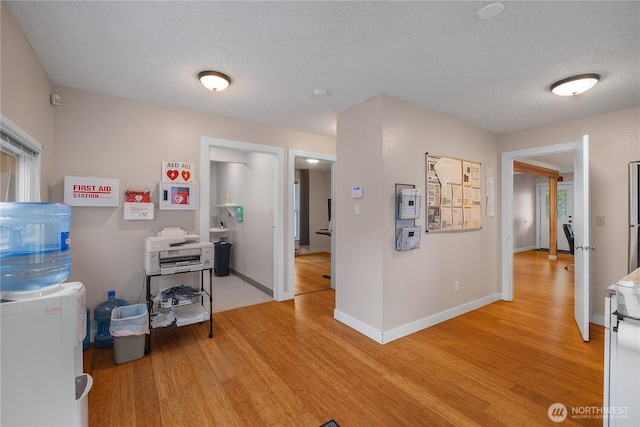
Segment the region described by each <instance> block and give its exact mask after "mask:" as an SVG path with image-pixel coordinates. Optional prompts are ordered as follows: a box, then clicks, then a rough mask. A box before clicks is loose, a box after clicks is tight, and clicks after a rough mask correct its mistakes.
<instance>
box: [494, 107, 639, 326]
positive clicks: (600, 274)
mask: <svg viewBox="0 0 640 427" xmlns="http://www.w3.org/2000/svg"><path fill="white" fill-rule="evenodd" d="M585 134H586V135H589V140H590V143H591V164H590V167H591V175H590V179H591V225H592V227H591V236H592V242H591V243H592V244H595V246H596V251H594V252H592V254H591V260H592V288H591V301H592V304H591V306H592V310H593V314H594V315H596V316H603V315H604V289H605V288H606V287H607V286H609V285H611V284H612V283H614V282H615V281H617V280H618V279H620V278H621V277H622V276H624V275H626V274H627V261H626V260H627V239H628V236H627V233H628V227H627V219H628V218H627V204H628V202H627V194H628V188H627V185H628V184H627V181H628V177H627V174H628V167H627V165H628V163H629V161H632V160H639V159H640V142H639V141H640V108H632V109H627V110H621V111H616V112H612V113H608V114H601V115H597V116H592V117H587V118H584V119H579V120H573V121H569V122H563V123H557V124H553V125H549V126H542V127H537V128H533V129H527V130H523V131H519V132H513V133H509V134H504V135H500V136H499V137H498V140H499V146H500V151H501V152H504V151H512V150H520V149H523V148H529V147H538V146H544V145H551V144H562V143H565V142H572V141H578V140H580V138H581V137H582V135H585ZM567 180H569V179H568V178H567ZM596 216H604V217H605V219H606V225H605V226H604V227H596V226H595V217H596Z"/></svg>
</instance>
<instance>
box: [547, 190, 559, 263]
mask: <svg viewBox="0 0 640 427" xmlns="http://www.w3.org/2000/svg"><path fill="white" fill-rule="evenodd" d="M557 230H558V179H557V178H549V259H552V260H554V261H555V260H557V259H558V231H557Z"/></svg>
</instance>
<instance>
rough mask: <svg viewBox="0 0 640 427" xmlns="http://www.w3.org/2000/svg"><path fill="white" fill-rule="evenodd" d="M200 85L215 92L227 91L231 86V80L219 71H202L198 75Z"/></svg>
mask: <svg viewBox="0 0 640 427" xmlns="http://www.w3.org/2000/svg"><path fill="white" fill-rule="evenodd" d="M198 79H200V83H202V85H203V86H204V87H206V88H207V89H209V90H210V91H213V92H220V91H221V90H225V89H226V88H228V87H229V85H230V84H231V79H230V78H229V76H227V75H226V74H222V73H219V72H217V71H201V72H199V73H198Z"/></svg>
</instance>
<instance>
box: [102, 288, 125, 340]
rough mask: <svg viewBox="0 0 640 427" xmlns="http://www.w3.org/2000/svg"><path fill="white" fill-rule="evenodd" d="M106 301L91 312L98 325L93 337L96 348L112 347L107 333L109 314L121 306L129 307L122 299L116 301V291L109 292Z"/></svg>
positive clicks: (109, 335) (109, 321) (109, 320)
mask: <svg viewBox="0 0 640 427" xmlns="http://www.w3.org/2000/svg"><path fill="white" fill-rule="evenodd" d="M107 297H108V299H107V300H106V301H104V302H101V303H100V304H98V305H97V306H96V308H95V310H93V317H94V318H95V319H96V322H97V323H98V331H97V332H96V336H95V337H94V341H93V344H94V345H95V346H96V348H110V347H113V337H112V336H111V333H110V332H109V325H110V324H111V312H112V311H113V309H114V308H116V307H121V306H123V305H129V303H128V302H126V301H125V300H123V299H116V291H109V292H108V293H107Z"/></svg>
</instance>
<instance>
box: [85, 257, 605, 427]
mask: <svg viewBox="0 0 640 427" xmlns="http://www.w3.org/2000/svg"><path fill="white" fill-rule="evenodd" d="M545 258H546V254H544V253H535V252H531V253H522V254H517V255H516V266H515V278H516V284H515V286H516V289H515V296H516V298H515V301H513V302H502V301H500V302H496V303H494V304H491V305H489V306H486V307H482V308H480V309H478V310H475V311H474V312H472V313H468V314H465V315H462V316H459V317H457V318H455V319H452V320H450V321H447V322H443V323H441V324H438V325H436V326H433V327H431V328H428V329H426V330H423V331H421V332H418V333H415V334H412V335H410V336H408V337H405V338H402V339H399V340H396V341H393V342H391V343H389V344H386V345H379V344H377V343H375V342H374V341H372V340H370V339H369V338H366V337H364V336H363V335H361V334H359V333H358V332H355V331H354V330H352V329H350V328H348V327H347V326H345V325H343V324H341V323H340V322H338V321H336V320H334V319H333V309H334V306H335V302H334V298H335V296H334V292H333V291H332V290H327V291H321V292H313V293H309V294H305V295H301V296H298V297H296V298H295V301H288V302H283V303H278V302H268V303H265V304H259V305H254V306H251V307H245V308H241V309H236V310H231V311H226V312H223V313H219V314H216V315H215V318H214V334H215V336H214V338H212V339H209V338H208V337H207V333H208V326H207V325H206V324H203V325H193V326H187V327H183V328H179V329H175V328H174V329H161V330H155V331H154V334H153V352H152V353H151V354H149V355H146V356H145V357H144V358H142V359H140V360H137V361H133V362H129V363H126V364H122V365H115V364H114V361H113V352H112V350H96V349H93V347H92V348H90V349H89V350H87V352H85V370H86V371H87V372H89V373H90V374H91V375H92V376H93V378H94V384H93V389H92V390H91V392H90V394H89V416H90V425H91V426H141V427H142V426H144V427H146V426H171V427H173V426H225V427H226V426H296V427H306V426H309V427H314V426H319V425H321V424H322V423H324V422H326V421H328V420H330V419H335V420H336V421H337V422H338V423H339V424H340V425H341V427H360V426H367V427H369V426H381V427H386V426H449V425H457V426H539V425H556V424H553V423H551V422H550V421H549V418H548V416H547V410H548V408H549V406H550V405H551V404H553V403H556V402H559V403H563V404H564V405H565V406H566V407H567V408H568V409H569V411H570V412H571V410H572V407H601V406H602V378H603V335H604V333H603V328H601V327H599V326H596V325H592V327H591V336H592V340H591V342H589V343H584V342H582V339H581V338H580V334H579V332H578V330H577V327H576V325H575V322H574V320H573V314H572V313H573V308H572V307H573V306H572V292H573V291H572V289H573V286H572V284H571V282H572V278H571V275H572V274H573V273H570V272H567V271H566V270H564V268H563V266H564V264H565V263H568V262H570V259H567V257H566V256H563V255H561V256H560V260H559V261H557V262H549V261H547V260H546V259H545ZM560 425H562V426H571V425H593V426H595V425H602V420H601V419H598V418H594V419H572V418H571V417H570V418H568V419H567V420H565V421H564V422H563V423H561V424H560Z"/></svg>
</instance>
